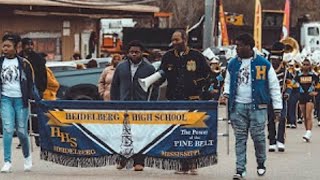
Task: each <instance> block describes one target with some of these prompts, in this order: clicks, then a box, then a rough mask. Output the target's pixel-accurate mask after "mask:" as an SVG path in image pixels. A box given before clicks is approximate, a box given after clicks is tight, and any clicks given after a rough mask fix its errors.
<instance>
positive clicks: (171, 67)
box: [160, 30, 211, 174]
mask: <svg viewBox="0 0 320 180" xmlns="http://www.w3.org/2000/svg"><path fill="white" fill-rule="evenodd" d="M187 40H188V36H187V33H186V32H185V31H184V30H177V31H175V32H174V33H173V35H172V37H171V41H172V45H173V49H172V50H169V51H168V52H167V53H166V54H164V56H163V57H162V61H161V65H160V70H162V71H164V73H165V75H164V76H165V79H166V80H167V81H168V86H167V90H166V98H167V99H168V100H201V99H202V97H203V96H202V95H203V93H204V92H205V91H206V90H207V89H208V87H209V84H210V74H211V70H210V67H209V65H208V63H207V61H206V59H205V57H204V56H203V55H202V54H201V53H200V52H199V51H197V50H194V49H191V48H189V47H188V42H187ZM188 171H190V174H197V171H196V162H195V161H193V160H181V171H177V172H176V173H177V174H180V173H188Z"/></svg>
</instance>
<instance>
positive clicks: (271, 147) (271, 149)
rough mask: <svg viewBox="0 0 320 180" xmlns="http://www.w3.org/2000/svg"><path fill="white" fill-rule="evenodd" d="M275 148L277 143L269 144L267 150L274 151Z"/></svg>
mask: <svg viewBox="0 0 320 180" xmlns="http://www.w3.org/2000/svg"><path fill="white" fill-rule="evenodd" d="M276 150H277V145H275V144H272V145H269V152H275V151H276Z"/></svg>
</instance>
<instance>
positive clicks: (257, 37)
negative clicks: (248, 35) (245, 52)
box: [253, 0, 262, 51]
mask: <svg viewBox="0 0 320 180" xmlns="http://www.w3.org/2000/svg"><path fill="white" fill-rule="evenodd" d="M254 14H255V15H254V30H253V32H254V41H255V44H256V48H257V49H258V50H260V51H261V49H262V47H261V40H262V38H261V36H262V35H261V34H262V13H261V3H260V0H256V8H255V13H254Z"/></svg>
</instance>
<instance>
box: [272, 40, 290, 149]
mask: <svg viewBox="0 0 320 180" xmlns="http://www.w3.org/2000/svg"><path fill="white" fill-rule="evenodd" d="M283 53H284V44H282V43H280V42H276V43H275V44H274V45H273V47H272V50H271V54H270V56H269V61H270V62H271V64H272V66H273V68H274V69H275V72H276V74H277V78H278V80H279V83H280V87H281V92H282V104H283V108H282V111H281V116H280V119H279V125H278V130H276V123H275V115H274V110H273V108H272V105H271V104H269V107H268V132H269V136H268V138H269V144H270V145H269V152H274V151H276V149H278V151H279V152H284V151H285V126H286V116H287V103H286V101H287V100H288V98H289V95H290V93H291V90H292V86H291V76H290V73H289V72H288V71H287V69H286V68H285V66H284V63H283V61H282V60H283V59H282V58H283Z"/></svg>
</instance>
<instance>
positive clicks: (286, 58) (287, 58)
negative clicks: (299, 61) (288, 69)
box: [283, 53, 295, 62]
mask: <svg viewBox="0 0 320 180" xmlns="http://www.w3.org/2000/svg"><path fill="white" fill-rule="evenodd" d="M294 56H295V55H294V54H293V53H284V54H283V61H285V62H289V61H291V60H292V59H293V58H294Z"/></svg>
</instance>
